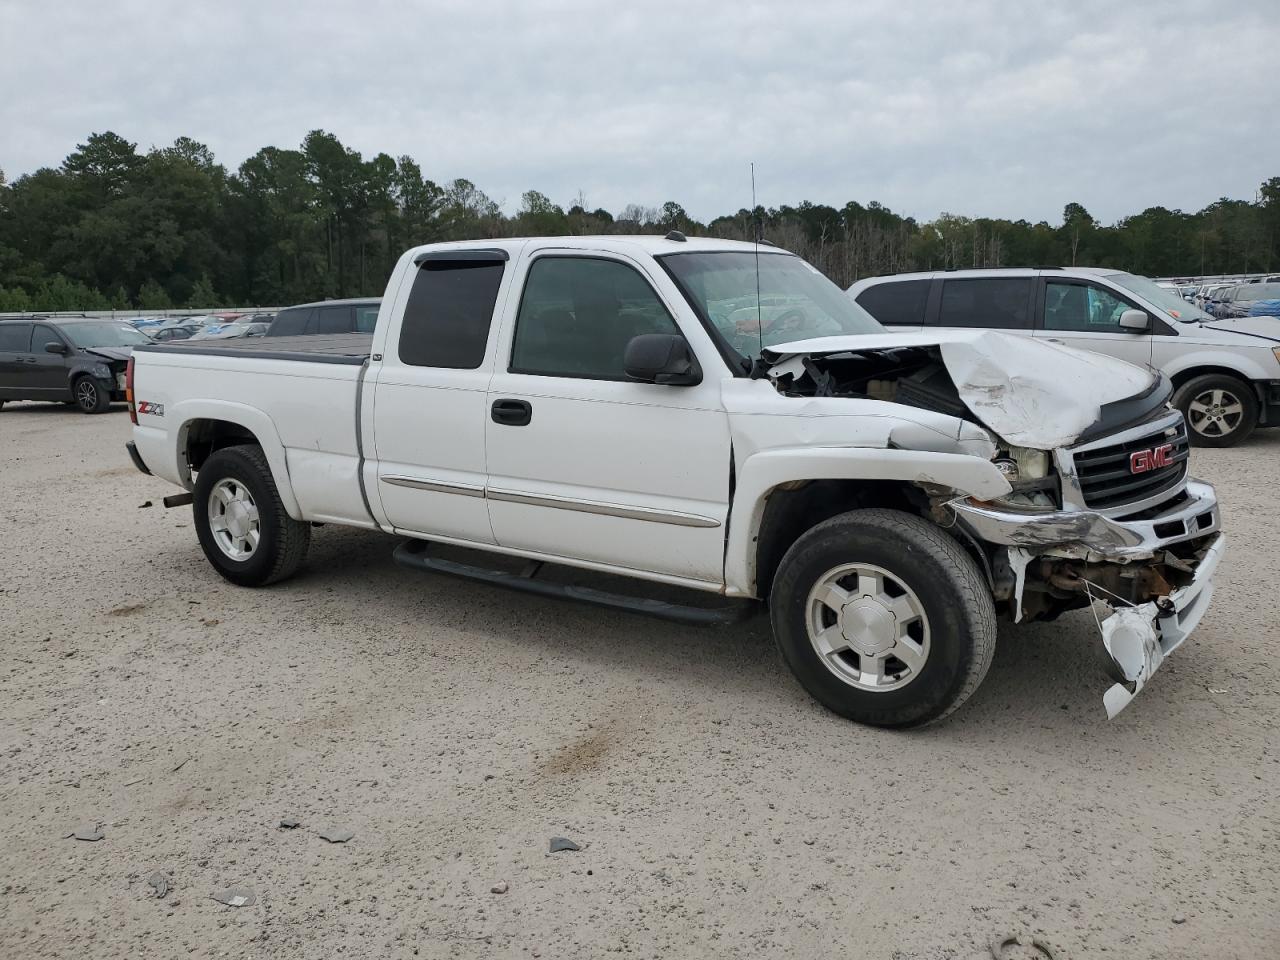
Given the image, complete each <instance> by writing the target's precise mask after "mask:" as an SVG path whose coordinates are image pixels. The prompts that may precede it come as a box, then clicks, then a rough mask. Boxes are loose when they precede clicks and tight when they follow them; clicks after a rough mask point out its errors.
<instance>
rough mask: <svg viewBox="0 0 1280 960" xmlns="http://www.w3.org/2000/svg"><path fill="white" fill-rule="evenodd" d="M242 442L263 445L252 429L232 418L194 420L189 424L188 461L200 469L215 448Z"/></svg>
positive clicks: (193, 467) (218, 448)
mask: <svg viewBox="0 0 1280 960" xmlns="http://www.w3.org/2000/svg"><path fill="white" fill-rule="evenodd" d="M240 443H254V444H258V446H261V445H262V444H261V443H260V442H259V441H258V438H257V437H256V436H254V434H253V431H252V430H250V429H249V428H248V427H243V426H241V425H240V424H238V423H232V422H231V421H230V420H192V421H191V422H190V423H188V424H187V436H186V458H187V463H189V464H190V465H191V468H192V469H193V470H199V469H200V467H201V465H202V464H203V463H204V462H205V461H206V460H208V459H209V456H210V454H212V453H213V452H214V451H215V450H221V449H222V448H223V447H232V446H235V445H236V444H240Z"/></svg>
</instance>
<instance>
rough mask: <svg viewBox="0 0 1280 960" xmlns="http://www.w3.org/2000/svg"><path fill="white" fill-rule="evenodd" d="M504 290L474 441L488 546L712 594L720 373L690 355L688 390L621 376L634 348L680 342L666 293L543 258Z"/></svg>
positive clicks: (630, 271) (614, 259) (716, 562)
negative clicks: (692, 584) (483, 458)
mask: <svg viewBox="0 0 1280 960" xmlns="http://www.w3.org/2000/svg"><path fill="white" fill-rule="evenodd" d="M515 283H516V284H517V287H518V289H520V291H521V293H520V299H519V306H518V309H517V310H515V311H509V312H508V318H509V319H508V320H507V324H508V326H511V327H513V329H512V330H511V332H509V333H507V334H506V335H504V337H503V338H502V340H501V341H500V343H502V344H505V345H506V346H505V347H504V349H503V352H502V353H500V355H499V357H498V364H497V370H496V371H495V373H494V377H493V380H492V382H491V383H490V385H489V397H488V406H489V411H488V417H487V419H488V421H489V422H488V424H487V426H486V435H485V436H486V441H485V449H486V454H487V461H488V473H489V478H488V489H487V490H486V496H487V498H488V503H489V519H490V521H491V522H492V524H493V534H494V537H495V539H496V540H497V542H498V544H500V545H501V546H503V547H509V548H512V549H515V550H521V551H531V552H535V553H540V554H547V555H552V556H560V557H565V558H572V559H576V560H579V561H585V562H587V563H595V564H604V565H608V566H611V567H623V568H630V569H635V570H642V571H645V572H648V573H651V574H659V575H662V576H663V577H665V578H670V579H672V580H675V581H677V582H678V581H698V582H700V583H702V584H715V585H718V584H722V583H723V582H724V538H725V523H726V520H727V517H728V513H729V460H730V449H729V423H728V416H727V414H726V413H725V411H724V409H723V406H722V404H721V400H720V382H719V378H720V377H722V376H723V375H724V374H725V370H724V365H723V362H722V361H721V360H720V358H719V357H718V356H714V355H713V356H702V355H699V357H698V360H699V363H700V365H701V366H702V370H703V379H702V382H701V383H699V384H697V385H695V386H669V385H661V384H652V383H638V382H635V381H633V380H631V379H629V378H628V377H627V375H626V373H625V372H624V370H623V353H624V351H625V349H626V346H627V343H628V342H629V341H630V340H631V338H632V337H634V336H638V335H640V334H643V333H680V334H682V335H683V336H685V338H686V339H690V338H689V335H688V332H687V331H682V330H680V328H679V324H678V323H677V321H676V320H675V317H676V316H679V315H680V313H679V311H677V310H673V309H672V304H673V303H674V298H673V300H672V301H671V302H668V301H667V300H666V299H665V297H664V295H663V294H661V293H659V289H666V290H668V291H669V292H671V293H674V292H675V291H674V288H671V286H670V284H669V283H667V284H666V285H665V286H658V285H655V282H654V278H653V277H650V276H649V275H648V274H647V273H646V272H645V271H644V269H643V268H642V267H641V266H640V265H639V264H637V263H635V262H633V261H631V260H629V259H627V258H625V257H623V256H620V255H616V254H612V253H595V252H591V253H586V252H582V253H579V252H576V251H575V252H574V253H572V254H570V253H568V252H566V251H554V250H553V251H547V252H545V253H543V254H541V255H539V256H535V257H533V258H531V259H529V260H526V261H524V263H523V264H522V269H521V270H520V273H519V274H518V275H517V276H516V278H515ZM512 313H514V316H512ZM699 342H700V341H699V340H697V339H694V340H691V346H694V344H697V343H699ZM695 352H696V347H695Z"/></svg>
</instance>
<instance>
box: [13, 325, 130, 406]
mask: <svg viewBox="0 0 1280 960" xmlns="http://www.w3.org/2000/svg"><path fill="white" fill-rule="evenodd" d="M146 343H151V338H150V337H148V336H147V335H146V334H144V333H140V332H139V331H137V330H135V329H134V328H133V326H132V325H131V324H128V323H126V322H125V321H123V320H93V319H90V318H88V317H83V318H81V317H75V318H61V319H58V320H52V319H49V318H47V317H27V318H23V319H18V320H0V406H4V402H5V401H6V400H49V401H51V402H54V403H74V404H75V405H76V406H77V407H79V408H80V409H81V410H82V411H84V412H85V413H102V412H104V411H105V410H106V409H107V408H108V407H109V406H110V405H111V401H112V400H124V372H125V365H126V364H127V362H128V360H129V355H130V354H131V353H132V352H133V348H134V347H136V346H141V345H142V344H146Z"/></svg>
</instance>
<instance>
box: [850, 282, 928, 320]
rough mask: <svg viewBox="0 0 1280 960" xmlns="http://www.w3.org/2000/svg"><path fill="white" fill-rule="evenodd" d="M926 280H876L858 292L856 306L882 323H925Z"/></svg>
mask: <svg viewBox="0 0 1280 960" xmlns="http://www.w3.org/2000/svg"><path fill="white" fill-rule="evenodd" d="M930 282H931V281H929V280H899V281H898V282H896V283H877V284H875V285H874V286H870V287H867V289H865V290H863V291H862V292H861V293H860V294H858V297H857V301H858V306H860V307H862V309H863V310H865V311H867V313H869V314H871V315H872V316H873V317H875V318H876V319H877V320H879V321H880V322H881V323H883V324H886V325H889V324H899V325H901V326H913V327H918V326H920V324H922V323H924V305H925V303H926V301H928V299H929V284H930Z"/></svg>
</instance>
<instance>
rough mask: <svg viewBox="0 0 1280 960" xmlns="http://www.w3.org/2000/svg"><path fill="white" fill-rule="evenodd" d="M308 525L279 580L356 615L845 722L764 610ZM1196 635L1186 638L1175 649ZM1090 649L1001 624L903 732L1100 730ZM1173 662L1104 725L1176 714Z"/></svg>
mask: <svg viewBox="0 0 1280 960" xmlns="http://www.w3.org/2000/svg"><path fill="white" fill-rule="evenodd" d="M316 534H317V535H316V536H315V538H314V540H313V544H312V551H311V555H310V558H309V560H308V564H307V568H306V570H305V571H304V572H303V573H302V575H300V576H299V577H298V578H297V579H296V580H294V581H291V582H290V585H288V586H290V591H291V592H295V591H296V592H299V593H305V592H310V591H313V590H318V591H328V590H330V589H332V590H335V591H338V590H340V591H342V592H343V593H345V594H347V595H348V596H349V597H350V600H351V606H352V608H353V609H355V608H358V609H359V610H360V611H361V616H362V617H369V616H374V617H378V616H379V613H378V611H382V614H384V615H385V616H386V617H387V618H388V620H392V621H398V622H423V623H426V622H427V619H428V618H427V616H426V615H425V614H426V611H428V610H429V611H430V620H431V621H433V622H441V623H449V624H459V623H461V624H465V630H466V632H468V633H472V634H475V635H476V636H477V640H478V641H483V642H484V643H486V644H490V645H492V644H495V643H496V644H498V645H499V646H502V645H509V646H510V648H511V650H512V652H513V653H516V652H519V653H522V654H523V655H526V656H527V655H534V656H538V657H547V658H551V659H554V660H558V661H561V662H564V661H568V662H570V663H576V664H577V665H578V666H580V667H581V668H584V669H585V668H590V669H591V670H593V671H594V670H610V671H625V672H626V673H627V674H628V675H629V677H630V678H631V679H634V680H635V682H637V683H640V684H643V683H644V682H645V681H646V679H648V680H649V681H651V682H656V681H658V680H659V679H662V680H670V679H672V678H675V677H678V678H680V681H681V682H683V683H686V684H695V685H700V686H703V687H705V688H706V690H707V696H708V697H711V696H715V697H723V698H727V699H728V700H729V701H732V700H733V699H735V698H736V699H738V700H739V701H741V705H742V707H743V709H748V708H749V709H752V710H759V709H760V708H761V705H762V704H773V705H774V707H775V708H777V709H782V710H793V709H795V708H796V707H797V705H801V706H802V708H804V709H811V710H812V711H813V712H814V713H815V714H816V715H817V717H819V718H826V719H828V720H830V721H831V722H832V723H834V724H837V725H840V724H846V723H847V722H846V721H844V720H843V719H841V718H839V717H836V716H834V715H832V714H830V713H828V712H827V711H825V710H824V709H823V708H821V707H820V706H819V705H818V704H817V703H815V702H814V701H812V700H810V698H809V697H808V694H807V693H805V691H804V690H803V689H802V688H801V687H800V685H799V684H798V683H797V682H796V681H795V680H794V679H793V678H792V677H791V675H790V672H789V670H788V669H787V667H786V665H785V664H784V663H783V661H782V659H781V656H780V655H779V654H778V652H777V650H776V648H775V646H774V643H773V638H772V633H771V628H770V624H769V620H768V617H767V615H763V614H761V615H757V616H754V617H752V618H751V619H749V620H746V621H743V622H741V623H737V624H733V625H730V626H724V627H694V626H685V625H683V624H678V623H669V622H665V621H661V620H656V619H652V618H649V617H644V616H640V615H636V614H630V613H624V612H620V611H613V610H606V609H601V608H598V607H592V606H587V605H584V604H578V603H574V602H571V601H565V600H556V599H549V598H545V597H538V596H531V595H528V594H524V593H521V592H518V591H513V590H507V589H502V588H500V587H495V586H491V585H488V584H480V583H476V582H473V581H469V580H465V579H460V578H456V577H449V576H443V575H438V574H431V573H422V572H418V571H414V570H410V569H406V568H404V567H401V566H399V565H398V564H396V563H394V562H393V561H392V559H391V550H392V549H393V548H394V546H395V545H396V543H397V542H398V540H397V539H396V538H393V537H389V536H382V535H376V534H368V533H363V532H359V531H352V530H341V529H337V528H326V529H324V530H318V531H316ZM464 553H465V552H464ZM455 556H457V555H455ZM471 556H475V555H474V554H471ZM493 562H494V563H495V564H496V563H497V562H499V561H496V560H495V561H493ZM556 573H557V574H559V575H561V576H563V577H564V578H565V579H570V580H572V582H574V583H577V584H580V585H583V586H591V587H596V588H598V589H615V590H616V589H618V587H617V583H618V578H613V577H608V576H598V575H595V574H593V573H590V572H584V571H576V570H566V568H556ZM640 589H642V590H645V591H646V592H645V595H646V596H652V597H658V598H662V599H668V600H673V601H677V602H679V601H682V600H687V593H686V592H684V591H673V590H671V589H669V588H665V587H661V586H651V585H645V586H643V587H641V588H640ZM712 599H713V600H714V598H712ZM423 642H424V643H427V642H429V640H427V639H424V640H423ZM1195 642H1196V639H1195V638H1193V639H1192V640H1190V641H1188V646H1191V645H1192V644H1194V643H1195ZM1100 645H1101V641H1100V639H1099V638H1098V633H1097V628H1096V626H1095V624H1094V620H1093V617H1092V616H1091V615H1090V614H1089V612H1088V611H1079V612H1076V613H1072V614H1068V615H1066V616H1064V617H1062V618H1061V619H1060V620H1059V621H1056V622H1054V623H1040V624H1026V625H1017V626H1015V625H1009V624H1002V625H1001V630H1000V636H999V641H998V643H997V647H996V653H995V658H994V661H993V663H992V666H991V669H990V672H989V673H988V675H987V677H986V679H985V681H984V682H983V684H982V686H981V687H980V688H979V690H978V692H977V693H976V694H975V695H974V696H973V697H972V698H971V699H970V700H969V702H968V703H967V704H966V705H965V706H964V707H962V708H961V710H960V711H958V712H957V713H956V714H955V715H953V717H951V718H949V719H948V720H947V721H945V722H944V723H942V724H938V725H934V726H930V727H926V728H923V729H922V730H920V731H915V732H913V733H911V734H907V735H911V736H941V737H947V738H950V737H958V738H961V739H969V738H971V737H972V736H973V735H974V734H975V733H976V734H979V735H985V733H986V731H988V729H989V728H994V727H995V726H996V725H1001V726H1003V725H1007V724H1008V722H1009V721H1010V719H1015V720H1016V722H1018V723H1020V724H1023V725H1025V726H1026V727H1027V729H1029V730H1034V729H1037V728H1038V729H1043V730H1046V731H1050V732H1049V733H1048V734H1047V735H1048V736H1050V737H1051V738H1052V737H1056V736H1061V735H1064V734H1066V735H1072V731H1079V730H1080V729H1081V728H1082V727H1089V728H1099V727H1101V726H1104V725H1105V724H1106V723H1107V720H1106V714H1105V711H1104V710H1103V707H1102V694H1103V692H1104V691H1105V690H1106V689H1107V687H1109V686H1110V684H1111V682H1112V681H1111V680H1110V679H1109V678H1108V677H1107V676H1106V675H1105V673H1104V671H1103V670H1102V667H1101V660H1100V658H1099V650H1100ZM1176 659H1177V654H1175V655H1174V657H1173V658H1171V660H1170V664H1166V666H1165V667H1164V668H1163V669H1162V670H1161V671H1160V673H1158V674H1157V675H1156V677H1155V678H1154V679H1153V681H1152V683H1151V685H1150V688H1149V689H1148V690H1147V691H1146V692H1145V693H1144V695H1143V696H1142V697H1140V698H1139V699H1138V701H1137V702H1136V703H1135V705H1134V707H1132V708H1130V710H1129V711H1126V713H1125V714H1122V715H1121V719H1117V720H1116V721H1114V722H1115V723H1124V722H1125V720H1124V719H1122V718H1124V717H1126V716H1128V715H1130V714H1133V715H1137V714H1138V713H1141V714H1143V716H1145V717H1147V718H1148V719H1150V717H1151V716H1153V715H1154V716H1158V717H1160V718H1161V722H1163V721H1168V720H1170V719H1176V716H1175V717H1172V718H1171V717H1170V716H1169V710H1172V711H1173V713H1174V714H1175V715H1176V709H1177V708H1176V704H1177V702H1178V700H1179V699H1181V698H1183V697H1185V696H1187V695H1189V694H1190V693H1191V692H1192V691H1190V690H1184V689H1182V688H1183V687H1184V686H1185V685H1186V684H1187V683H1188V682H1189V680H1187V679H1186V678H1184V677H1182V676H1179V674H1178V672H1177V671H1176V668H1175V667H1174V666H1171V665H1176ZM1193 686H1194V685H1193ZM1197 692H1200V693H1202V692H1203V691H1198V690H1197ZM1144 701H1149V702H1144ZM1162 705H1163V706H1162ZM886 735H899V736H900V735H903V734H886Z"/></svg>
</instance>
